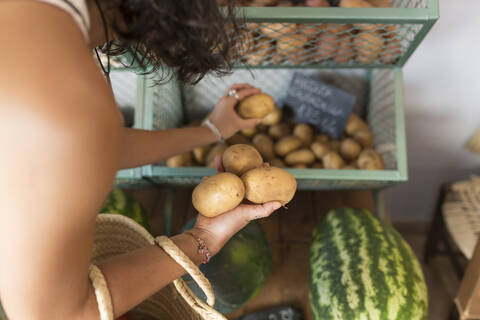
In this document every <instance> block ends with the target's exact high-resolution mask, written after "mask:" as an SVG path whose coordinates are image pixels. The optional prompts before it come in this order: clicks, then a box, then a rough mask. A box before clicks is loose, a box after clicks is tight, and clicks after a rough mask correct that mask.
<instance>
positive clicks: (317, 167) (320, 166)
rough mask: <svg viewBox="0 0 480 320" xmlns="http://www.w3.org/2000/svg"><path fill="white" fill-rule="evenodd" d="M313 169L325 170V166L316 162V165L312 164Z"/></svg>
mask: <svg viewBox="0 0 480 320" xmlns="http://www.w3.org/2000/svg"><path fill="white" fill-rule="evenodd" d="M312 168H314V169H323V164H322V163H321V162H315V163H314V164H312Z"/></svg>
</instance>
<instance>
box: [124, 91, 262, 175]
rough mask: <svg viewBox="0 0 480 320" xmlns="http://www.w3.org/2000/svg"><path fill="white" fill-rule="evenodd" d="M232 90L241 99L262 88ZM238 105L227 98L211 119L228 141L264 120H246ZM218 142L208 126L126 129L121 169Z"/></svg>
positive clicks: (216, 108)
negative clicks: (238, 113) (240, 131)
mask: <svg viewBox="0 0 480 320" xmlns="http://www.w3.org/2000/svg"><path fill="white" fill-rule="evenodd" d="M230 89H236V90H237V91H238V95H239V98H240V100H242V99H244V98H245V97H247V96H249V95H252V94H256V93H259V92H260V90H259V89H256V88H254V87H252V86H250V85H248V84H236V85H233V86H231V87H230V88H229V90H230ZM237 102H238V101H237V99H236V98H234V97H230V96H228V95H225V96H223V97H222V98H220V100H219V101H218V103H217V105H216V106H215V108H214V110H213V112H212V113H211V114H210V116H209V117H208V119H210V121H211V122H212V123H213V124H214V125H215V126H216V127H217V128H218V130H219V131H220V133H221V135H222V137H223V138H224V139H228V138H229V137H231V136H232V135H233V134H235V132H237V131H238V130H240V129H244V128H250V127H253V126H255V125H256V124H258V122H259V121H260V120H259V119H249V120H244V119H242V118H240V117H239V116H238V115H237V113H236V112H235V105H236V103H237ZM216 141H218V138H217V137H216V136H215V134H214V133H213V132H212V131H211V130H210V129H209V128H208V127H205V126H201V127H187V128H181V129H172V130H162V131H147V130H137V129H129V128H125V129H123V133H122V149H121V153H120V167H119V169H125V168H132V167H138V166H141V165H146V164H150V163H155V162H159V161H161V160H165V159H167V158H168V157H171V156H173V155H176V154H180V153H183V152H186V151H188V150H191V149H193V148H195V147H198V146H201V145H205V144H210V143H214V142H216Z"/></svg>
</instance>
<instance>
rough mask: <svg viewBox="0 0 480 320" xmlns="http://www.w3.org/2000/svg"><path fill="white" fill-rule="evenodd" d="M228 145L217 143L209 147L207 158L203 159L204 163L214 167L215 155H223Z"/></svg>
mask: <svg viewBox="0 0 480 320" xmlns="http://www.w3.org/2000/svg"><path fill="white" fill-rule="evenodd" d="M227 148H228V146H227V145H226V144H225V143H217V144H216V145H214V146H213V147H212V149H210V152H209V153H208V156H207V158H206V159H205V165H206V166H207V167H209V168H215V158H216V157H217V156H220V157H221V156H223V153H224V152H225V150H227Z"/></svg>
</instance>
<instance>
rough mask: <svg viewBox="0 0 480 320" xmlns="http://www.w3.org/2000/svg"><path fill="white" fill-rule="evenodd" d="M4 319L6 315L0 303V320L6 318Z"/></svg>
mask: <svg viewBox="0 0 480 320" xmlns="http://www.w3.org/2000/svg"><path fill="white" fill-rule="evenodd" d="M6 319H7V315H6V314H5V312H4V311H3V308H2V304H1V303H0V320H6Z"/></svg>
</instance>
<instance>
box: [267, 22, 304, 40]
mask: <svg viewBox="0 0 480 320" xmlns="http://www.w3.org/2000/svg"><path fill="white" fill-rule="evenodd" d="M260 28H261V29H260V32H261V33H262V34H264V35H266V36H268V37H270V38H273V39H278V38H282V37H283V36H285V35H288V34H295V30H296V26H295V23H280V22H278V23H261V24H260Z"/></svg>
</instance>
